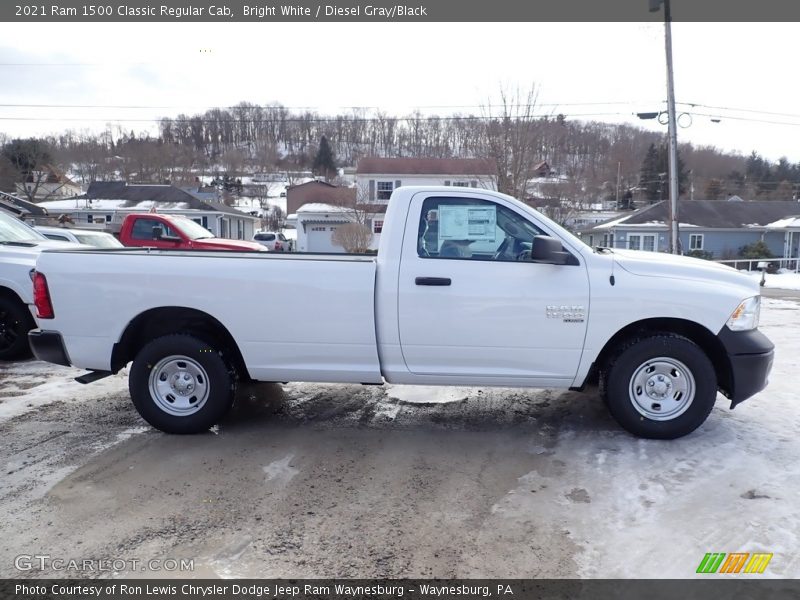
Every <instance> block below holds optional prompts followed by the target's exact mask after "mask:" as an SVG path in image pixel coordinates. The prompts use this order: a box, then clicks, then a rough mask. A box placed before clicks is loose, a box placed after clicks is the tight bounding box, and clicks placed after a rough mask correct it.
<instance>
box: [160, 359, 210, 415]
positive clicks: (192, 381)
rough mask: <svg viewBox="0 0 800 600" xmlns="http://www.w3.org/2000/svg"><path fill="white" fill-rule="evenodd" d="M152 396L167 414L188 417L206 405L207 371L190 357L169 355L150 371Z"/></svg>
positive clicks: (208, 387) (208, 388)
mask: <svg viewBox="0 0 800 600" xmlns="http://www.w3.org/2000/svg"><path fill="white" fill-rule="evenodd" d="M149 387H150V397H151V398H152V399H153V401H154V402H155V403H156V406H158V408H160V409H161V410H163V411H164V412H165V413H167V414H170V415H174V416H177V417H186V416H188V415H192V414H194V413H196V412H197V411H198V410H200V409H201V408H203V405H204V404H205V403H206V401H207V400H208V394H209V391H210V385H209V381H208V374H207V373H206V370H205V369H204V368H203V367H202V366H201V365H200V363H198V362H197V361H195V360H192V359H191V358H189V357H188V356H168V357H166V358H163V359H161V360H160V361H159V362H158V363H157V364H156V365H155V366H154V367H153V368H152V369H151V370H150V379H149Z"/></svg>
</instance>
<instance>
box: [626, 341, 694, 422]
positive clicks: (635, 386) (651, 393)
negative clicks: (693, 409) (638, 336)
mask: <svg viewBox="0 0 800 600" xmlns="http://www.w3.org/2000/svg"><path fill="white" fill-rule="evenodd" d="M695 390H696V386H695V381H694V376H693V375H692V372H691V370H690V369H689V368H688V367H687V366H686V365H685V364H683V363H682V362H681V361H679V360H677V359H674V358H668V357H666V356H659V357H657V358H651V359H650V360H648V361H646V362H643V363H642V364H641V365H639V367H638V368H637V369H636V370H635V371H634V373H633V376H632V377H631V383H630V387H629V396H630V400H631V404H633V407H634V408H635V409H636V411H637V412H638V413H639V414H640V415H642V416H644V417H647V418H648V419H652V420H653V421H669V420H671V419H674V418H676V417H679V416H680V415H682V414H683V413H684V412H686V410H687V409H688V408H689V407H690V406H691V404H692V401H693V400H694V396H695Z"/></svg>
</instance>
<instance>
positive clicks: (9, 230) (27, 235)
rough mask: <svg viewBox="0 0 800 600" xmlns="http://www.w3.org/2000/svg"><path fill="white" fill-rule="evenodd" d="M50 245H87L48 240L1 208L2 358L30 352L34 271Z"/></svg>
mask: <svg viewBox="0 0 800 600" xmlns="http://www.w3.org/2000/svg"><path fill="white" fill-rule="evenodd" d="M47 248H61V249H63V248H86V246H80V245H77V244H73V243H65V242H54V241H51V240H48V239H47V238H46V237H44V236H43V235H42V234H41V233H39V232H38V231H35V230H34V229H33V228H31V227H29V226H28V225H26V224H25V223H23V222H22V221H20V220H19V219H16V218H15V217H12V216H11V215H8V214H6V213H4V212H2V211H0V360H10V359H14V358H21V357H24V356H26V355H29V354H30V352H29V347H28V331H30V330H31V329H33V328H34V327H36V323H35V322H34V320H33V286H32V284H31V273H32V271H33V267H34V265H35V263H36V257H37V256H38V255H39V253H40V252H41V251H42V250H44V249H47Z"/></svg>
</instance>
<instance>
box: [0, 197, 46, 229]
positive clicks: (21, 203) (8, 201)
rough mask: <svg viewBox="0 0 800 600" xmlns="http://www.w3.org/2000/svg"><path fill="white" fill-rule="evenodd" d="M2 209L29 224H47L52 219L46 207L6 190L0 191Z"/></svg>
mask: <svg viewBox="0 0 800 600" xmlns="http://www.w3.org/2000/svg"><path fill="white" fill-rule="evenodd" d="M0 211H3V212H7V213H9V214H11V215H13V216H15V217H17V218H18V219H21V220H23V221H25V222H26V223H28V224H29V225H45V224H47V223H49V222H50V221H51V219H50V217H49V213H48V212H47V209H46V208H45V207H43V206H41V205H39V204H36V203H34V202H29V201H28V200H23V199H22V198H19V197H17V196H14V195H13V194H7V193H6V192H0Z"/></svg>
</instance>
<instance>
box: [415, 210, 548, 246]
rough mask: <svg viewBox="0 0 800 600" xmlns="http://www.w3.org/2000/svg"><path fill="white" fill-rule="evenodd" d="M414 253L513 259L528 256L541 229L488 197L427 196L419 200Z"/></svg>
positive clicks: (541, 233) (541, 232) (542, 233)
mask: <svg viewBox="0 0 800 600" xmlns="http://www.w3.org/2000/svg"><path fill="white" fill-rule="evenodd" d="M418 231H419V233H418V238H417V253H418V255H419V256H420V257H423V258H457V259H462V260H463V259H469V260H496V261H507V262H513V261H517V260H526V258H527V257H529V256H530V250H531V246H532V244H533V238H534V236H537V235H544V232H543V231H541V230H540V229H539V228H538V227H536V226H535V225H534V224H533V223H531V222H530V221H529V220H528V219H526V218H525V217H523V216H522V215H520V214H517V213H516V212H514V211H513V210H511V209H509V208H506V207H505V206H502V205H500V204H497V203H495V202H490V201H488V200H478V199H470V198H447V197H442V198H427V199H426V200H425V201H424V202H423V203H422V214H421V215H420V222H419V230H418Z"/></svg>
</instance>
